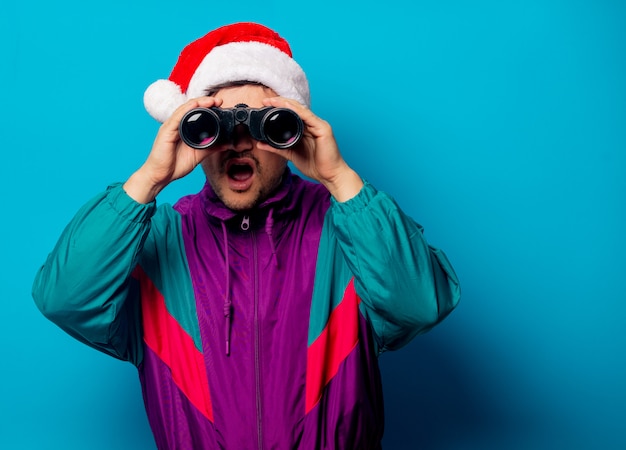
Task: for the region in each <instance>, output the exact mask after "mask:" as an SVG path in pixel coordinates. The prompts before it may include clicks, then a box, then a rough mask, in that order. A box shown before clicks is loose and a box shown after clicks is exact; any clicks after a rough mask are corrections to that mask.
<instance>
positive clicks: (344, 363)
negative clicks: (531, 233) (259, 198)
mask: <svg viewBox="0 0 626 450" xmlns="http://www.w3.org/2000/svg"><path fill="white" fill-rule="evenodd" d="M33 296H34V298H35V300H36V303H37V305H38V307H39V308H40V309H41V310H42V312H43V313H44V314H45V315H46V316H47V317H48V318H49V319H51V320H52V321H54V322H55V323H57V324H58V325H59V326H60V327H61V328H63V329H64V330H65V331H67V332H68V333H69V334H71V335H72V336H74V337H75V338H77V339H79V340H81V341H83V342H85V343H87V344H88V345H91V346H93V347H95V348H97V349H99V350H101V351H104V352H106V353H108V354H110V355H112V356H115V357H117V358H120V359H123V360H127V361H130V362H132V363H133V364H135V365H136V366H137V368H138V371H139V377H140V380H141V385H142V390H143V397H144V402H145V407H146V411H147V415H148V419H149V423H150V426H151V428H152V431H153V433H154V436H155V440H156V444H157V447H158V448H160V449H194V450H201V449H218V448H223V449H255V448H257V449H295V448H301V449H342V450H344V449H352V448H354V449H368V448H373V449H376V448H380V442H381V439H382V433H383V401H382V388H381V381H380V375H379V370H378V363H377V357H378V355H379V354H380V353H381V352H383V351H385V350H393V349H396V348H399V347H401V346H402V345H404V344H406V343H407V342H408V341H409V340H410V339H412V338H413V337H414V336H415V335H417V334H419V333H421V332H424V331H427V330H428V329H430V328H431V327H432V326H434V325H435V324H436V323H438V322H439V321H440V320H442V319H443V318H444V317H445V316H446V315H447V314H448V313H449V312H450V311H451V310H452V309H453V308H454V306H455V305H456V303H457V302H458V299H459V286H458V282H457V279H456V277H455V275H454V272H453V270H452V268H451V266H450V264H449V262H448V260H447V259H446V257H445V255H444V254H443V253H442V252H441V251H439V250H437V249H434V248H432V247H430V246H429V245H428V244H427V242H426V241H425V240H424V237H423V232H422V229H421V227H420V226H419V225H417V224H416V223H415V222H414V221H413V220H411V219H410V218H409V217H407V216H406V215H405V214H404V213H403V212H402V211H401V210H400V209H399V208H398V207H397V205H396V204H395V202H394V201H393V200H392V199H391V198H390V197H389V196H387V195H386V194H384V193H382V192H378V191H377V190H376V189H375V188H374V187H373V186H372V185H370V184H367V183H366V185H365V187H364V188H363V189H362V191H361V192H360V193H359V194H358V195H357V196H356V197H355V198H353V199H351V200H349V201H348V202H345V203H338V202H336V201H334V200H333V199H332V198H331V197H330V196H329V194H328V191H327V190H326V189H325V188H324V187H323V186H321V185H318V184H314V183H310V182H308V181H305V180H302V179H301V178H299V177H297V176H295V175H292V174H290V173H289V174H288V176H287V177H285V179H284V182H283V184H282V185H281V187H280V188H279V190H278V191H277V192H276V193H275V194H274V195H273V197H272V198H270V199H268V200H267V201H266V202H265V203H264V204H262V205H260V207H259V208H257V209H256V210H255V212H254V213H251V214H237V213H235V212H233V211H230V210H229V209H227V208H226V207H225V206H224V205H223V204H222V203H221V202H220V201H219V200H218V199H217V198H216V196H215V195H214V193H213V192H212V190H211V188H210V187H209V185H208V184H207V185H206V186H205V187H204V189H203V190H202V191H201V192H200V193H199V194H197V195H191V196H188V197H184V198H182V199H181V200H180V201H179V202H178V203H177V204H176V205H174V206H173V207H172V206H170V205H162V206H160V207H158V208H157V207H156V205H155V204H154V203H151V204H148V205H142V204H139V203H136V202H135V201H133V200H132V199H131V198H130V197H128V196H127V194H126V193H125V192H124V190H123V189H122V186H121V185H119V184H118V185H113V186H111V187H110V188H109V189H108V190H107V191H106V192H104V193H102V194H100V195H98V196H97V197H95V198H94V199H93V200H91V201H90V202H89V203H88V204H86V205H85V206H84V207H83V208H82V209H81V210H80V211H79V212H78V214H77V215H76V216H75V217H74V219H73V220H72V222H71V223H70V224H69V225H68V227H67V228H66V230H65V231H64V233H63V235H62V237H61V239H60V241H59V242H58V244H57V246H56V247H55V249H54V251H53V252H52V253H51V254H50V255H49V257H48V259H47V261H46V263H45V264H44V266H43V267H42V268H41V270H40V271H39V273H38V274H37V277H36V280H35V283H34V288H33Z"/></svg>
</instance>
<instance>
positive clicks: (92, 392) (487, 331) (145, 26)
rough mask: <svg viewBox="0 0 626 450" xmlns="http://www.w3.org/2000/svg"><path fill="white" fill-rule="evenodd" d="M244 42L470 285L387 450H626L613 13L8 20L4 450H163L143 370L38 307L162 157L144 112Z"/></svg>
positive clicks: (359, 4)
mask: <svg viewBox="0 0 626 450" xmlns="http://www.w3.org/2000/svg"><path fill="white" fill-rule="evenodd" d="M240 20H254V21H259V22H262V23H265V24H266V25H268V26H270V27H273V28H275V29H277V30H278V31H279V32H280V33H281V34H282V35H283V36H285V37H286V38H287V39H288V40H289V41H290V43H291V45H292V48H293V50H294V54H295V57H296V60H297V61H298V62H299V63H300V64H301V65H302V66H303V68H304V69H305V71H306V72H307V74H308V76H309V79H310V83H311V86H312V93H313V109H314V111H316V113H317V114H318V115H320V116H321V117H323V118H325V119H327V120H328V121H330V123H331V124H332V125H333V127H334V131H335V134H336V136H337V139H338V141H339V143H340V147H341V149H342V152H343V153H344V156H345V157H346V159H347V160H348V161H349V162H350V163H351V165H353V167H354V168H355V169H357V171H358V172H359V173H360V174H361V175H363V176H364V177H366V178H368V179H369V180H370V181H371V182H372V183H373V184H375V185H376V186H377V187H379V188H380V189H383V190H385V191H387V192H389V193H391V194H392V195H393V196H394V197H395V198H396V199H397V200H398V201H399V203H400V204H401V205H403V207H404V209H405V210H406V211H407V212H409V213H410V214H411V215H412V216H413V217H414V218H415V219H416V220H418V221H419V222H420V223H422V224H423V225H424V226H425V228H426V235H427V237H428V239H429V241H430V242H431V243H432V244H433V245H436V246H438V247H441V248H443V249H444V250H445V251H446V253H447V254H448V256H449V258H450V259H451V260H452V262H453V263H454V266H455V269H456V271H457V273H458V275H459V276H460V278H461V280H462V287H463V299H462V303H461V304H460V306H459V307H458V309H457V310H456V311H455V312H454V313H453V314H452V315H451V316H450V317H449V318H448V319H447V320H446V321H445V322H444V323H443V324H442V325H441V326H439V327H438V328H436V329H434V330H433V331H432V332H430V333H428V334H426V335H424V336H421V337H419V338H418V339H416V340H415V341H413V342H412V343H411V344H410V345H409V346H408V347H406V348H405V349H404V350H402V351H400V352H397V353H393V354H392V353H390V354H385V355H383V356H382V357H381V364H382V370H383V376H384V384H385V392H386V415H387V425H386V437H385V444H386V448H389V449H414V448H419V447H420V445H421V447H422V448H426V449H558V448H573V449H574V448H575V449H597V448H602V449H618V448H626V432H625V431H624V430H625V424H626V348H625V343H626V332H625V327H624V323H625V319H626V293H625V292H624V281H626V257H625V254H626V238H625V231H626V202H625V196H626V83H625V80H626V26H625V23H626V6H625V3H624V2H620V1H608V0H588V1H575V0H570V1H564V0H563V1H556V0H526V1H509V2H500V1H495V0H494V1H488V0H476V1H472V2H470V1H453V0H439V1H436V2H435V1H429V2H426V1H420V0H406V1H386V2H368V1H364V0H359V1H343V2H340V1H337V0H334V1H327V0H317V1H315V2H311V3H308V2H304V3H303V2H298V3H294V2H287V1H272V0H265V1H262V2H251V1H238V2H231V3H228V4H226V3H225V2H193V3H190V2H185V1H180V2H165V1H159V0H153V1H150V2H148V1H143V0H137V1H134V2H130V1H127V0H124V1H122V0H110V1H108V2H97V3H90V2H79V1H69V0H59V1H56V2H44V1H41V0H35V1H31V2H13V1H6V2H3V4H2V13H1V16H0V55H1V58H0V64H1V67H2V69H1V70H0V83H1V86H2V87H3V88H2V92H1V93H0V99H1V100H0V104H1V105H2V112H1V113H0V114H1V118H0V143H1V144H0V145H1V146H2V148H1V156H0V164H1V168H2V171H1V174H0V189H1V192H2V200H3V202H2V213H1V214H2V220H1V223H2V226H3V239H2V240H1V241H0V254H1V255H2V258H1V264H2V268H1V270H0V277H1V282H0V286H1V287H0V289H1V291H0V292H1V295H0V301H1V302H2V312H1V313H0V341H1V342H2V355H1V357H0V361H1V363H0V364H2V368H1V370H0V373H1V375H2V382H1V383H0V414H1V417H0V447H1V448H3V449H61V448H62V449H66V450H71V449H112V448H116V449H150V448H153V446H154V444H153V441H152V437H151V434H150V431H149V428H148V425H147V421H146V419H145V416H144V412H143V405H142V401H141V394H140V388H139V382H138V380H137V376H136V371H135V369H134V368H133V367H132V366H131V365H130V364H127V363H122V362H119V361H116V360H114V359H112V358H109V357H106V356H104V355H101V354H99V353H97V352H95V351H93V350H91V349H89V348H87V347H86V346H83V345H81V344H79V343H77V342H75V341H73V340H72V339H71V338H69V337H67V336H66V335H65V334H63V333H62V332H61V331H60V330H59V329H58V328H57V327H56V326H54V325H53V324H51V323H49V322H47V321H46V320H45V319H44V318H43V317H42V316H41V315H40V314H39V312H38V310H37V309H36V307H35V306H34V303H33V302H32V300H31V297H30V288H31V283H32V280H33V277H34V274H35V272H36V270H37V269H38V267H39V265H40V264H41V263H42V262H43V261H44V259H45V257H46V255H47V253H48V252H49V251H50V249H51V248H52V246H53V245H54V243H55V241H56V239H57V237H58V235H59V234H60V232H61V230H62V229H63V227H64V226H65V224H66V223H67V222H68V221H69V219H70V218H71V217H72V215H73V214H74V212H75V211H76V210H77V209H78V207H79V206H80V205H81V204H82V203H83V202H85V201H86V200H87V199H88V198H90V197H91V196H92V195H93V194H95V193H96V192H99V191H100V190H102V189H104V188H105V186H106V185H107V184H109V183H110V182H113V181H123V180H124V179H126V177H128V176H129V175H130V174H131V173H132V172H133V171H134V170H135V169H136V168H137V167H139V165H140V164H141V163H142V162H143V159H144V158H145V156H146V155H147V153H148V151H149V150H150V147H151V143H152V140H153V137H154V135H155V133H156V130H157V127H158V125H157V123H156V122H155V121H154V120H153V119H151V118H150V117H149V116H148V114H147V113H145V111H144V110H143V104H142V96H143V91H144V89H145V88H146V87H147V86H148V85H149V84H150V83H151V82H152V81H154V80H156V79H157V78H166V77H167V76H168V74H169V72H170V70H171V68H172V66H173V64H174V62H175V60H176V58H177V56H178V52H179V51H180V50H181V49H182V48H183V46H184V45H185V44H187V43H188V42H190V41H192V40H193V39H195V38H197V37H200V36H201V35H203V34H204V33H205V32H207V31H208V30H209V29H212V28H214V27H217V26H220V25H223V24H225V23H230V22H234V21H240ZM201 183H202V175H201V174H200V173H198V172H194V173H193V174H192V175H191V176H189V177H188V178H186V179H184V180H181V181H179V182H178V183H176V184H175V185H172V186H170V187H169V188H168V189H167V190H166V191H165V192H164V193H163V195H162V196H161V200H160V201H174V200H175V199H176V198H178V197H179V196H181V195H183V194H186V193H190V192H195V191H197V190H199V188H200V186H201Z"/></svg>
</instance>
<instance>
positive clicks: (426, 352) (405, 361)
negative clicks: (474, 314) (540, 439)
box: [380, 325, 536, 450]
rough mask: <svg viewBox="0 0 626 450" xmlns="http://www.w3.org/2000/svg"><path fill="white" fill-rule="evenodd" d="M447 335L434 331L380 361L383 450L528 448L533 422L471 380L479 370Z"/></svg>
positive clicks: (484, 385) (488, 388) (485, 382)
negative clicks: (528, 430) (383, 422)
mask: <svg viewBox="0 0 626 450" xmlns="http://www.w3.org/2000/svg"><path fill="white" fill-rule="evenodd" d="M440 327H441V325H440ZM445 331H446V330H441V329H435V330H433V331H431V332H429V333H426V334H424V335H422V336H418V337H417V338H416V339H415V340H414V341H413V342H412V343H411V344H409V345H408V346H407V347H405V348H403V349H401V350H399V351H397V352H388V353H385V354H383V355H382V356H381V357H380V366H381V372H382V377H383V388H384V393H385V435H384V439H383V448H386V449H393V450H404V449H406V450H415V449H428V450H431V449H432V450H444V449H445V450H449V449H481V450H486V449H499V450H501V449H503V448H506V449H512V448H531V447H527V445H529V442H528V439H529V438H530V440H533V439H532V438H531V437H530V436H524V435H525V433H524V431H522V430H524V428H526V427H530V428H531V429H532V428H534V425H533V424H532V422H533V419H532V417H528V416H527V415H526V417H524V413H523V412H520V411H511V410H510V405H511V403H510V402H509V401H508V400H507V398H506V397H505V396H501V395H499V394H498V392H497V391H498V389H499V388H496V387H494V386H489V385H488V384H489V381H488V380H487V379H482V380H481V379H479V378H480V377H477V376H476V375H475V374H476V373H480V372H481V369H480V368H478V369H477V368H476V367H468V366H467V365H468V362H467V361H466V357H465V356H464V355H462V354H460V353H459V348H462V347H463V346H459V345H457V344H455V343H454V342H453V339H455V338H453V337H451V336H449V335H445ZM456 338H459V339H460V338H462V336H460V335H458V336H456ZM446 339H447V340H446ZM464 339H467V337H465V338H464ZM470 363H471V362H470ZM476 364H480V362H477V363H476ZM533 448H536V447H533Z"/></svg>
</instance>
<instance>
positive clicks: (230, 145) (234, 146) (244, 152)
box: [202, 85, 287, 211]
mask: <svg viewBox="0 0 626 450" xmlns="http://www.w3.org/2000/svg"><path fill="white" fill-rule="evenodd" d="M275 96H276V93H275V92H274V91H273V90H272V89H269V88H267V87H265V86H258V85H244V86H233V87H228V88H224V89H221V90H219V91H217V93H216V94H215V97H216V98H221V99H222V100H223V103H222V106H221V107H222V108H232V107H234V106H235V105H237V104H238V103H245V104H246V105H248V106H249V107H250V108H262V107H263V103H262V100H263V99H264V98H267V97H275ZM257 144H258V141H255V140H254V139H252V137H251V136H250V134H249V132H248V128H247V127H246V126H245V125H238V126H237V127H236V128H235V131H234V133H233V138H232V140H231V141H230V142H227V143H224V144H221V145H220V146H218V147H217V148H215V149H211V150H208V151H210V152H211V154H210V155H209V156H207V157H206V158H205V159H204V161H203V162H202V168H203V170H204V173H205V175H206V177H207V180H208V181H209V183H210V185H211V187H212V188H213V191H214V192H215V193H216V194H217V196H218V197H219V198H220V200H222V202H223V203H224V204H225V205H226V206H227V207H228V208H230V209H232V210H236V211H242V210H247V209H251V208H254V207H255V206H257V205H259V204H260V203H261V202H263V201H264V200H265V199H267V198H268V197H269V196H270V194H272V192H273V191H274V190H275V189H276V188H277V187H278V185H279V184H280V182H281V179H282V176H283V174H284V172H285V167H286V166H287V160H286V159H285V158H283V157H282V156H280V155H277V154H275V153H271V152H267V151H263V150H259V149H258V148H257Z"/></svg>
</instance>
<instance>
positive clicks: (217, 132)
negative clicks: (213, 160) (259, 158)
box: [178, 103, 304, 149]
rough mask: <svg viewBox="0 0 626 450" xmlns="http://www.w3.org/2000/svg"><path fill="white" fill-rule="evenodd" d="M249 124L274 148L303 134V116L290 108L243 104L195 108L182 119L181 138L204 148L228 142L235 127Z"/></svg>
mask: <svg viewBox="0 0 626 450" xmlns="http://www.w3.org/2000/svg"><path fill="white" fill-rule="evenodd" d="M239 124H243V125H246V126H247V127H248V130H249V131H250V136H252V138H253V139H256V140H257V141H261V142H266V143H268V144H269V145H271V146H272V147H274V148H280V149H284V148H289V147H292V146H294V145H296V144H297V143H298V142H299V141H300V138H301V137H302V131H303V129H304V126H303V124H302V119H300V116H298V115H297V114H296V113H295V112H294V111H292V110H290V109H287V108H273V107H271V106H268V107H265V108H258V109H257V108H248V105H244V104H243V103H240V104H238V105H235V107H234V108H225V109H222V108H216V107H213V108H194V109H192V110H191V111H189V112H188V113H187V114H185V116H184V117H183V118H182V120H181V121H180V124H179V126H178V131H179V133H180V137H181V138H182V140H183V141H184V142H185V144H187V145H188V146H189V147H192V148H196V149H205V148H209V147H211V146H213V145H216V144H220V143H223V142H227V141H228V140H229V139H231V138H232V134H233V131H234V129H235V126H237V125H239Z"/></svg>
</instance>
